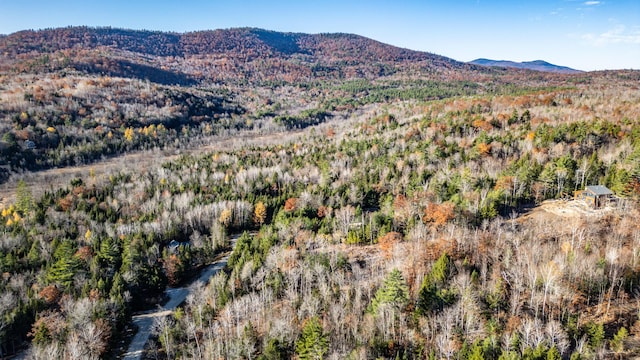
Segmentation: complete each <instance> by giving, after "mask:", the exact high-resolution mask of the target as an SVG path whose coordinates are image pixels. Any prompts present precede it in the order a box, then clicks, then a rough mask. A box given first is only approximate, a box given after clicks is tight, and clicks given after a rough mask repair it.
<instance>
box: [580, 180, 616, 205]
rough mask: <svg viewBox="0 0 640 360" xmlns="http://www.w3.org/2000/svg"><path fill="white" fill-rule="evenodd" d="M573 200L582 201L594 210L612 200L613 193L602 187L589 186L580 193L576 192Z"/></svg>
mask: <svg viewBox="0 0 640 360" xmlns="http://www.w3.org/2000/svg"><path fill="white" fill-rule="evenodd" d="M575 198H576V199H580V200H582V201H584V202H585V203H587V204H588V205H590V206H591V207H593V208H594V209H599V208H601V207H603V206H605V205H606V204H608V203H609V201H610V200H611V199H612V198H613V191H611V190H609V188H607V187H606V186H604V185H590V186H587V187H585V188H584V190H582V191H576V194H575Z"/></svg>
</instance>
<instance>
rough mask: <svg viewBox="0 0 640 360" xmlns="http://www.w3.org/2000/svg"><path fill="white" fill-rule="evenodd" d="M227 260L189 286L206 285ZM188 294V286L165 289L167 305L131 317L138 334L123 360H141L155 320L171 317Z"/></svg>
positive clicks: (204, 273) (189, 288)
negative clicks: (200, 283)
mask: <svg viewBox="0 0 640 360" xmlns="http://www.w3.org/2000/svg"><path fill="white" fill-rule="evenodd" d="M233 245H235V241H234V242H233ZM228 259H229V254H227V255H225V256H224V257H223V258H222V259H220V260H218V261H216V262H215V263H214V264H212V265H209V266H208V267H207V268H206V269H204V270H203V271H202V272H201V273H200V276H199V277H198V278H197V279H196V280H194V281H193V282H192V283H191V284H190V285H193V284H195V283H196V282H203V283H205V284H206V283H207V282H208V281H209V278H211V277H212V276H213V275H215V274H216V273H217V272H218V271H220V270H222V269H223V268H224V267H225V265H226V264H227V260H228ZM190 292H191V287H190V286H189V287H182V288H175V289H167V291H165V294H166V295H167V297H168V298H169V301H167V303H166V304H164V305H163V306H162V307H161V308H159V309H158V310H156V311H152V312H147V313H143V314H138V315H135V316H133V323H134V324H135V325H136V326H137V328H138V332H137V333H136V335H135V336H134V338H133V340H132V341H131V344H129V348H128V349H127V352H126V353H125V354H124V356H123V359H124V360H139V359H143V357H144V347H145V345H146V344H147V341H149V337H150V336H151V332H152V331H153V324H154V322H155V320H156V319H158V318H161V317H164V316H168V315H171V314H172V313H173V311H174V310H175V309H176V308H177V307H178V306H179V305H180V304H182V303H183V302H184V301H185V300H186V299H187V296H189V293H190Z"/></svg>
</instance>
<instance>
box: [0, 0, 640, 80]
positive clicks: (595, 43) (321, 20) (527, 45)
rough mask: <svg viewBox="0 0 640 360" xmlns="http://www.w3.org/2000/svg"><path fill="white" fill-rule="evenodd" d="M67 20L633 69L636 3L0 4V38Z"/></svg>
mask: <svg viewBox="0 0 640 360" xmlns="http://www.w3.org/2000/svg"><path fill="white" fill-rule="evenodd" d="M68 25H89V26H112V27H124V28H129V29H148V30H163V31H176V32H185V31H195V30H208V29H220V28H230V27H245V26H249V27H260V28H264V29H268V30H278V31H290V32H306V33H327V32H344V33H355V34H359V35H363V36H367V37H370V38H372V39H375V40H379V41H382V42H385V43H389V44H392V45H396V46H401V47H406V48H409V49H414V50H421V51H429V52H433V53H436V54H440V55H444V56H448V57H451V58H454V59H456V60H460V61H470V60H473V59H475V58H480V57H483V58H490V59H496V60H514V61H528V60H538V59H542V60H546V61H549V62H551V63H554V64H558V65H564V66H570V67H573V68H577V69H581V70H604V69H629V68H633V69H640V1H639V0H623V1H615V0H602V1H596V0H537V1H521V0H513V1H498V0H468V1H467V0H464V1H462V0H450V1H429V0H422V1H420V0H395V1H385V0H370V1H364V0H360V1H354V0H329V1H308V0H298V1H289V0H287V1H258V0H226V1H218V0H209V1H206V0H182V1H165V0H155V1H150V0H140V1H139V0H128V1H127V0H111V1H93V0H57V1H56V0H0V34H9V33H12V32H15V31H19V30H24V29H42V28H50V27H61V26H68Z"/></svg>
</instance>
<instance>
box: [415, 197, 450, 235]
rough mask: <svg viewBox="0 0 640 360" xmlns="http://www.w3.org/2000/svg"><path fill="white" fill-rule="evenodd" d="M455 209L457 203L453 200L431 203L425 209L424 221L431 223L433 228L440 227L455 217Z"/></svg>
mask: <svg viewBox="0 0 640 360" xmlns="http://www.w3.org/2000/svg"><path fill="white" fill-rule="evenodd" d="M454 209H455V205H454V204H453V203H451V202H444V203H442V204H436V203H429V204H427V207H426V208H425V209H424V216H423V217H422V221H423V222H424V223H425V224H428V225H431V227H432V228H433V229H436V228H439V227H441V226H443V225H444V224H446V223H448V222H449V221H450V220H452V219H453V218H454V217H455V212H454Z"/></svg>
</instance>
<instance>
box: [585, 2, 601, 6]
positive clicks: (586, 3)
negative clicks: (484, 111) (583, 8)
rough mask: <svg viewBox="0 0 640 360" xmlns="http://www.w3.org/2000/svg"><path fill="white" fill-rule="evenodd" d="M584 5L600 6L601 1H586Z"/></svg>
mask: <svg viewBox="0 0 640 360" xmlns="http://www.w3.org/2000/svg"><path fill="white" fill-rule="evenodd" d="M583 4H584V5H587V6H593V5H600V1H585V2H584V3H583Z"/></svg>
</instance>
